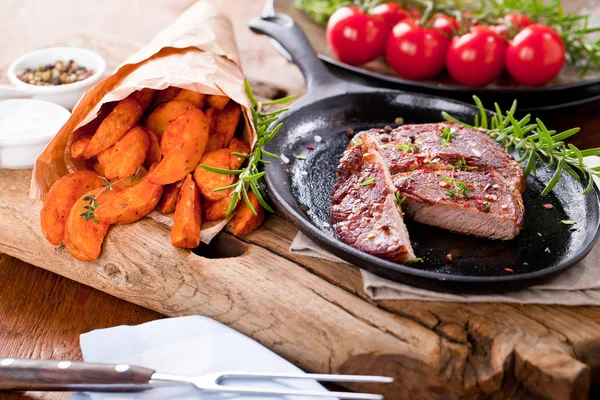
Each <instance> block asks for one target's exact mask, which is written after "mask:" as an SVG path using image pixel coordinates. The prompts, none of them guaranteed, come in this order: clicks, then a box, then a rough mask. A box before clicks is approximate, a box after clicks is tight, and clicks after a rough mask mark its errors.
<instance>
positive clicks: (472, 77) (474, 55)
mask: <svg viewBox="0 0 600 400" xmlns="http://www.w3.org/2000/svg"><path fill="white" fill-rule="evenodd" d="M506 46H507V45H506V42H505V41H504V39H503V38H501V37H500V35H498V34H497V33H495V32H494V31H492V30H491V29H489V28H487V27H485V26H474V27H472V28H471V30H470V31H469V32H468V33H466V34H464V35H462V36H459V37H455V38H454V39H453V40H452V44H451V45H450V48H449V49H448V52H447V53H446V69H447V70H448V72H449V73H450V76H452V78H454V79H456V80H457V81H458V82H460V83H462V84H463V85H467V86H484V85H487V84H488V83H490V82H492V81H493V80H494V79H496V78H497V77H498V76H499V75H500V74H501V73H502V70H503V69H504V56H505V52H506Z"/></svg>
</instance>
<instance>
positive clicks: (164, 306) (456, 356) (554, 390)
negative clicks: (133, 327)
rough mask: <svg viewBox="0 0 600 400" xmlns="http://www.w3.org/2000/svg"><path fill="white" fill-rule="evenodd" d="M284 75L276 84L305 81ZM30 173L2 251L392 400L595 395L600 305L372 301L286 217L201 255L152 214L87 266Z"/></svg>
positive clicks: (3, 223) (9, 214) (1, 239)
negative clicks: (294, 246) (204, 323)
mask: <svg viewBox="0 0 600 400" xmlns="http://www.w3.org/2000/svg"><path fill="white" fill-rule="evenodd" d="M257 3H258V2H254V1H253V2H252V7H254V8H258V6H257V5H256V4H257ZM255 11H256V12H255V13H254V14H258V10H255ZM244 13H245V15H243V16H242V15H241V14H242V13H241V12H239V13H238V14H240V15H237V14H233V18H244V19H243V20H240V21H242V22H238V23H237V24H238V25H239V24H244V25H245V21H246V20H247V19H248V18H249V17H250V16H252V15H254V14H252V13H251V12H250V11H245V12H244ZM236 26H237V25H236ZM236 30H237V28H236ZM73 41H78V42H79V43H78V44H79V45H83V46H85V47H89V48H92V49H95V50H99V51H100V52H101V54H102V55H103V56H104V57H105V58H106V59H107V60H109V64H112V65H111V66H114V65H115V64H116V63H118V62H119V61H120V60H122V59H124V58H125V57H126V56H127V55H129V54H130V53H131V52H133V51H134V50H135V48H134V47H135V46H132V45H128V44H124V43H115V44H113V43H112V42H111V41H110V40H104V39H103V40H100V39H98V38H94V39H92V38H87V37H85V36H81V37H79V38H70V39H69V41H67V42H66V43H65V44H69V43H72V42H73ZM238 41H239V42H240V47H241V49H242V57H243V63H244V66H245V67H246V72H247V74H248V75H249V76H250V77H251V78H252V77H254V78H256V77H258V78H259V79H260V82H256V81H255V82H254V86H255V87H257V85H258V86H260V88H261V89H260V93H261V94H262V95H263V96H267V97H271V96H272V95H277V96H279V95H282V94H285V93H288V92H292V93H297V92H298V89H297V88H296V89H294V88H291V87H280V86H275V87H274V86H272V85H268V84H266V83H265V80H264V79H261V78H262V77H263V76H265V73H266V72H265V71H266V70H267V68H264V66H265V65H270V60H271V59H272V60H277V61H276V62H275V65H277V67H278V68H283V67H282V64H281V58H280V56H279V55H277V54H276V53H275V52H274V51H273V50H272V49H271V48H270V47H269V46H268V42H267V41H266V39H265V38H262V37H252V36H250V34H249V33H246V34H245V35H244V34H243V35H238ZM257 49H260V50H257ZM113 50H114V51H113ZM254 51H257V52H258V53H255V52H254ZM117 53H118V54H117ZM119 54H120V55H121V56H120V57H119ZM256 54H259V57H256ZM259 67H262V68H259ZM285 68H287V70H285V69H284V70H283V71H282V70H281V69H279V71H278V74H277V76H278V77H283V76H285V75H286V73H287V71H289V76H297V69H296V68H295V67H294V66H292V65H290V64H285ZM0 74H1V73H0ZM295 83H296V84H297V83H298V82H297V81H295ZM30 176H31V171H29V170H0V252H3V253H6V254H8V255H11V256H13V257H16V258H18V259H21V260H23V261H25V262H27V263H30V264H33V265H36V266H39V267H41V268H44V269H46V270H49V271H52V272H55V273H57V274H60V275H63V276H66V277H68V278H70V279H72V280H75V281H77V282H81V283H84V284H86V285H89V286H92V287H94V288H97V289H99V290H102V291H104V292H107V293H110V294H112V295H114V296H116V297H119V298H121V299H124V300H127V301H129V302H132V303H135V304H138V305H141V306H144V307H147V308H150V309H152V310H155V311H158V312H160V313H163V314H166V315H169V316H179V315H190V314H200V315H205V316H208V317H211V318H214V319H216V320H218V321H220V322H222V323H225V324H227V325H229V326H231V327H232V328H234V329H237V330H239V331H240V332H242V333H244V334H246V335H248V336H250V337H252V338H253V339H255V340H257V341H259V342H260V343H262V344H264V345H265V346H267V347H269V348H270V349H272V350H273V351H275V352H277V353H278V354H280V355H282V356H283V357H285V358H286V359H288V360H290V361H291V362H293V363H295V364H297V365H298V366H300V367H301V368H303V369H305V370H307V371H314V372H331V373H359V374H383V375H390V376H394V377H395V378H396V382H395V383H394V384H391V385H381V386H378V387H373V386H367V385H361V386H353V387H350V388H351V389H356V390H364V391H375V392H380V393H383V394H385V395H386V396H387V398H389V399H404V398H409V397H410V398H415V399H454V398H456V399H458V398H473V399H475V398H482V397H492V398H530V397H531V396H538V397H541V398H550V399H577V398H581V396H582V395H584V396H585V394H587V393H589V391H590V388H591V389H592V390H594V391H598V390H600V388H599V386H598V385H599V384H600V382H598V378H597V377H598V376H600V307H563V306H535V305H526V306H525V305H509V304H455V303H440V302H422V301H380V302H374V301H372V300H371V299H369V298H368V297H367V296H366V294H365V293H364V292H363V289H362V280H361V277H360V272H359V270H358V269H357V268H355V267H352V266H349V265H347V264H341V263H335V262H331V261H326V260H320V259H314V258H310V257H302V256H299V255H296V254H291V253H289V251H288V248H289V245H290V243H291V241H292V239H293V237H294V236H295V234H296V232H297V229H296V228H294V227H293V226H292V225H291V224H290V223H289V222H288V221H286V220H285V219H284V218H281V217H279V216H278V215H271V216H270V217H269V218H268V219H267V221H266V223H265V225H264V226H263V227H262V228H261V229H260V230H258V231H256V232H254V233H253V234H252V235H250V236H248V237H245V238H241V239H239V238H235V237H233V236H232V235H231V234H230V231H229V230H226V231H225V232H222V233H221V234H219V235H218V236H217V238H216V240H215V241H214V242H213V243H212V244H211V246H208V247H202V248H200V249H199V250H198V251H197V254H196V253H193V252H190V251H188V250H182V249H177V248H174V247H172V246H171V245H170V241H169V232H168V229H167V228H165V227H164V226H162V225H160V224H158V223H156V222H155V221H153V220H149V219H144V220H142V221H140V222H137V223H135V224H131V225H125V226H118V227H114V228H111V230H110V232H109V234H108V236H107V240H106V242H105V245H104V251H103V253H102V257H101V258H100V259H99V260H97V261H95V262H91V263H83V262H79V261H77V260H74V259H72V258H71V257H70V256H69V254H68V253H67V251H66V250H65V249H64V248H63V247H53V246H51V245H50V244H48V243H47V242H46V241H45V240H44V238H43V235H42V233H41V231H40V228H39V210H40V208H41V202H39V201H34V200H30V199H29V198H28V196H27V195H28V189H29V180H30Z"/></svg>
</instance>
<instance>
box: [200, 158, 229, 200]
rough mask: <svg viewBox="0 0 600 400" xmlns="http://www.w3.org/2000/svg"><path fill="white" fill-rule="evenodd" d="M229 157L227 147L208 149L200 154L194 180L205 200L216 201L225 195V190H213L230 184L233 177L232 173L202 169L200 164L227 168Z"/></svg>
mask: <svg viewBox="0 0 600 400" xmlns="http://www.w3.org/2000/svg"><path fill="white" fill-rule="evenodd" d="M230 159H231V152H230V151H229V149H220V150H214V151H209V152H207V153H205V154H204V155H203V156H202V159H201V160H200V164H199V165H198V167H196V170H195V171H194V181H195V182H196V185H197V186H198V190H199V191H200V194H202V197H204V198H205V199H206V200H210V201H216V200H219V199H221V198H223V197H225V196H227V191H222V192H215V191H214V190H215V189H219V188H222V187H225V186H228V185H231V184H232V183H233V180H234V179H235V177H234V176H233V175H225V174H218V173H216V172H212V171H208V170H206V169H204V168H203V167H202V165H208V166H210V167H215V168H220V169H229V166H230Z"/></svg>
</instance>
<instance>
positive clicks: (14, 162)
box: [0, 99, 71, 169]
mask: <svg viewBox="0 0 600 400" xmlns="http://www.w3.org/2000/svg"><path fill="white" fill-rule="evenodd" d="M70 116H71V113H70V112H69V111H68V110H67V109H65V108H64V107H61V106H59V105H57V104H54V103H50V102H47V101H42V100H33V99H14V100H4V101H0V168H12V169H18V168H31V167H33V164H34V163H35V160H36V158H37V157H38V156H39V155H40V153H41V152H42V151H44V149H45V148H46V145H47V144H48V143H49V142H50V140H52V138H53V137H54V135H56V133H57V132H58V131H59V130H60V128H61V127H62V126H63V125H64V124H65V122H67V120H68V119H69V117H70Z"/></svg>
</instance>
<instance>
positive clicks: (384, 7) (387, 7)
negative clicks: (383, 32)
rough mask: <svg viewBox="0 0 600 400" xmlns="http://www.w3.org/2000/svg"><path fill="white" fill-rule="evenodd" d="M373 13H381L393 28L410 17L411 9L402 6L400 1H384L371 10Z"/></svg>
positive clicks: (390, 27)
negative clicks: (399, 3)
mask: <svg viewBox="0 0 600 400" xmlns="http://www.w3.org/2000/svg"><path fill="white" fill-rule="evenodd" d="M369 14H371V15H380V16H381V18H383V20H384V21H385V23H386V24H387V25H388V27H389V29H390V30H391V29H392V28H393V27H394V25H396V24H397V23H398V22H400V21H402V20H403V19H406V18H408V17H410V11H408V10H405V9H403V8H401V7H400V6H399V5H398V3H383V4H380V5H378V6H376V7H374V8H373V9H371V11H370V12H369Z"/></svg>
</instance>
